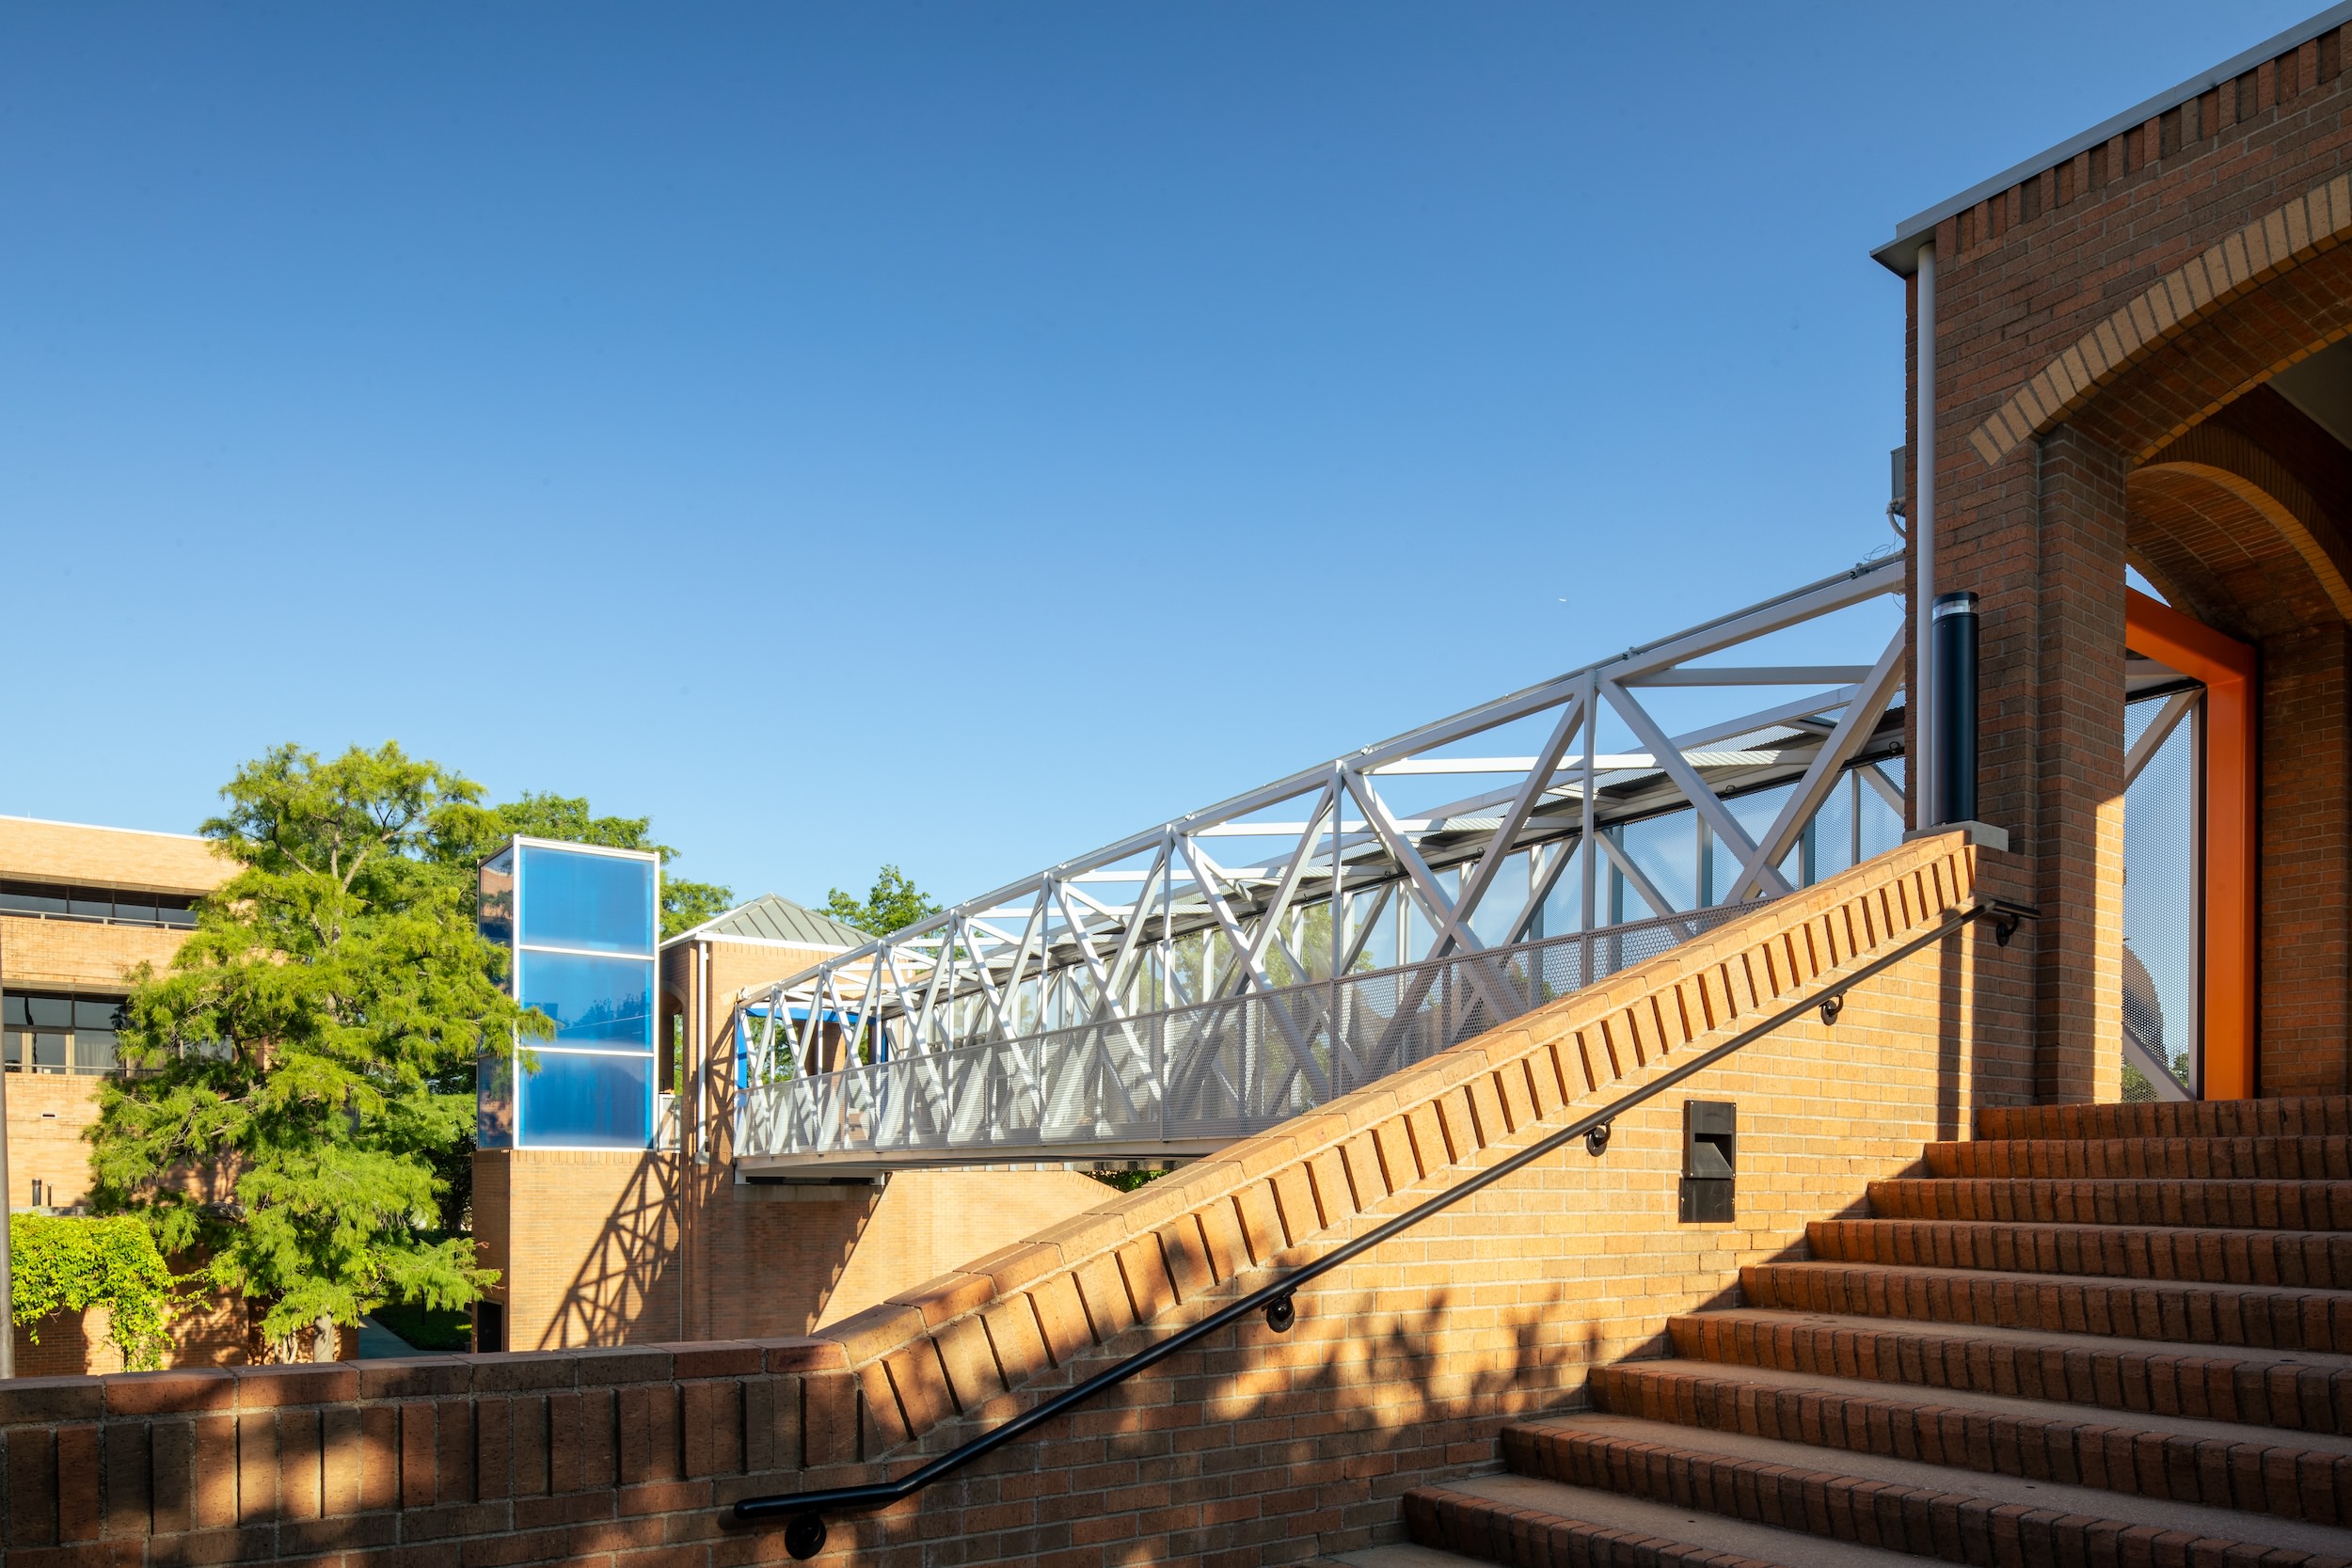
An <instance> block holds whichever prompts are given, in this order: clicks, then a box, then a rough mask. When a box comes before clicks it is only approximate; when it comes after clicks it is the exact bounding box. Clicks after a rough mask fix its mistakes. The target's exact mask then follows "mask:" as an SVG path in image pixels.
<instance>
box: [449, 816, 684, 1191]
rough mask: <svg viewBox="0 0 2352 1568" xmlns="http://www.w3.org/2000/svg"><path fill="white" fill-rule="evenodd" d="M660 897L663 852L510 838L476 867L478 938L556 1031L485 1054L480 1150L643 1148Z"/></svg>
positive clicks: (650, 1101)
mask: <svg viewBox="0 0 2352 1568" xmlns="http://www.w3.org/2000/svg"><path fill="white" fill-rule="evenodd" d="M660 895H661V858H660V856H659V855H655V854H651V853H647V852H644V851H641V850H635V849H602V848H597V847H594V846H591V845H584V844H554V843H549V842H548V841H547V840H544V839H535V838H520V837H517V838H516V839H515V840H514V841H513V842H511V843H510V844H508V845H507V847H505V848H503V849H501V850H500V851H499V852H498V853H497V854H496V855H493V856H491V857H490V859H489V860H487V861H485V862H484V863H483V865H482V872H481V906H480V916H479V918H480V922H481V928H482V935H483V936H484V938H485V940H487V941H490V942H496V943H498V944H499V945H500V946H501V947H503V948H504V949H506V951H507V954H508V957H509V960H510V961H509V964H508V968H507V985H508V987H509V988H510V990H512V991H513V992H514V995H515V998H516V1001H518V1002H520V1003H521V1004H522V1005H523V1006H526V1007H535V1008H537V1009H538V1010H539V1011H540V1012H543V1013H545V1014H546V1015H547V1016H548V1018H549V1019H550V1020H552V1021H553V1022H554V1024H555V1034H554V1037H552V1038H546V1039H534V1040H527V1041H510V1042H509V1043H508V1045H507V1047H506V1049H505V1050H504V1051H503V1052H502V1053H499V1054H497V1055H496V1056H495V1057H492V1058H485V1060H484V1061H483V1062H482V1064H481V1069H480V1072H479V1074H478V1087H477V1091H476V1095H477V1111H476V1117H477V1134H476V1135H477V1140H478V1142H479V1143H480V1145H481V1147H482V1148H649V1147H651V1145H652V1143H653V1132H654V958H655V947H656V943H657V942H658V941H659V940H660V916H659V912H658V911H659V910H660Z"/></svg>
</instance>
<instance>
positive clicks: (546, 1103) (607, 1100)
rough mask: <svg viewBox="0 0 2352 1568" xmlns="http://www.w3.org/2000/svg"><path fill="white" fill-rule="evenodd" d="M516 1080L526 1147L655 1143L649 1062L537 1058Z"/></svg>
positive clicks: (647, 1058) (621, 1058)
mask: <svg viewBox="0 0 2352 1568" xmlns="http://www.w3.org/2000/svg"><path fill="white" fill-rule="evenodd" d="M536 1054H537V1056H538V1061H539V1069H538V1070H537V1071H536V1072H532V1071H531V1070H529V1069H525V1070H524V1071H523V1072H521V1073H520V1074H518V1075H517V1076H518V1077H519V1078H520V1079H521V1084H520V1087H521V1089H522V1142H523V1144H524V1146H525V1147H526V1148H551V1147H560V1146H563V1145H575V1146H585V1147H587V1148H644V1147H645V1146H646V1145H648V1144H650V1143H651V1142H652V1141H653V1058H652V1057H651V1056H573V1055H568V1054H564V1053H558V1052H553V1051H544V1050H543V1051H540V1052H538V1053H536Z"/></svg>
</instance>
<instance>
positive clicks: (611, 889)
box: [522, 844, 654, 954]
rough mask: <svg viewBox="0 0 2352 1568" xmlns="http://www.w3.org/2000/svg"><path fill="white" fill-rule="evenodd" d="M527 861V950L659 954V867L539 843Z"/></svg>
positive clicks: (527, 851) (529, 848) (527, 850)
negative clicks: (655, 900) (655, 896)
mask: <svg viewBox="0 0 2352 1568" xmlns="http://www.w3.org/2000/svg"><path fill="white" fill-rule="evenodd" d="M522 859H523V864H522V924H523V930H522V941H523V944H524V945H525V946H527V947H581V948H586V949H589V950H590V951H592V952H599V953H646V954H650V953H651V952H652V951H653V879H654V864H653V862H651V861H641V860H636V859H633V858H632V859H624V858H622V857H620V856H617V855H587V854H580V853H579V852H577V851H574V850H569V849H549V848H546V847H541V846H539V845H535V844H534V845H525V846H523V850H522Z"/></svg>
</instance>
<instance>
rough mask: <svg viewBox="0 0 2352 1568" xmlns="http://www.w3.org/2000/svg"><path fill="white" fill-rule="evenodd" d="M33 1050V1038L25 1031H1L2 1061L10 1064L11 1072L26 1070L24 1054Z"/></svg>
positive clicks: (0, 1054)
mask: <svg viewBox="0 0 2352 1568" xmlns="http://www.w3.org/2000/svg"><path fill="white" fill-rule="evenodd" d="M32 1048H33V1037H32V1036H30V1035H28V1034H26V1033H25V1032H24V1030H22V1029H8V1030H0V1061H5V1062H6V1063H7V1064H8V1070H9V1071H10V1072H23V1071H24V1053H26V1052H27V1051H30V1050H31V1049H32Z"/></svg>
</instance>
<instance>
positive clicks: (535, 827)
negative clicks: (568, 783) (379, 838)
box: [440, 790, 734, 940]
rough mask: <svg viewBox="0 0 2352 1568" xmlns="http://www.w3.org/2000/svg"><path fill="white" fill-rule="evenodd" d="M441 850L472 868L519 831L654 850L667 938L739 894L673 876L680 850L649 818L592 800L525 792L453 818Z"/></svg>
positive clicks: (528, 835) (722, 907)
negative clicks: (659, 838)
mask: <svg viewBox="0 0 2352 1568" xmlns="http://www.w3.org/2000/svg"><path fill="white" fill-rule="evenodd" d="M445 832H446V834H447V836H446V837H445V838H444V839H443V840H442V841H441V844H440V852H441V854H442V855H443V856H444V857H445V858H447V859H448V860H450V861H451V862H452V863H461V864H463V865H465V866H467V867H469V868H470V867H472V866H474V865H476V864H479V863H481V862H483V861H485V860H486V859H488V858H489V857H490V856H491V855H493V854H495V853H497V851H498V847H499V846H500V845H501V844H502V843H504V842H505V841H506V839H507V838H508V837H509V836H510V835H512V834H515V833H521V834H522V835H524V836H525V837H526V838H552V839H560V840H562V841H563V842H564V843H566V844H595V845H600V846H602V847H605V848H607V849H649V850H652V851H653V852H654V853H656V854H658V855H660V857H661V935H662V937H663V939H664V940H667V939H668V938H671V937H674V936H675V935H677V934H678V933H679V932H680V931H685V930H691V929H692V928H693V927H696V926H699V925H701V924H702V923H703V922H704V921H706V920H708V919H709V918H710V917H711V916H713V915H716V914H723V913H724V912H725V911H726V910H727V908H728V907H729V902H730V900H731V899H732V898H733V896H734V895H733V894H732V893H731V892H730V891H729V890H728V889H726V888H724V887H722V886H720V885H719V884H718V883H716V882H689V881H684V880H681V879H675V878H673V877H672V876H671V875H670V865H671V863H673V862H674V861H675V860H677V858H678V852H677V851H676V850H675V849H673V848H671V847H669V846H668V845H666V844H656V843H655V842H654V841H653V818H652V817H650V816H596V814H595V813H594V812H593V811H591V810H590V809H589V805H588V801H587V799H586V798H585V797H584V796H577V795H553V794H545V793H540V792H538V791H532V790H526V791H525V792H524V793H523V797H522V799H520V800H509V801H507V802H506V803H505V804H504V805H499V806H485V807H479V808H475V809H473V810H471V811H469V812H466V813H462V814H457V815H454V816H453V817H452V819H451V821H450V822H449V823H448V824H447V827H446V829H445Z"/></svg>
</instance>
